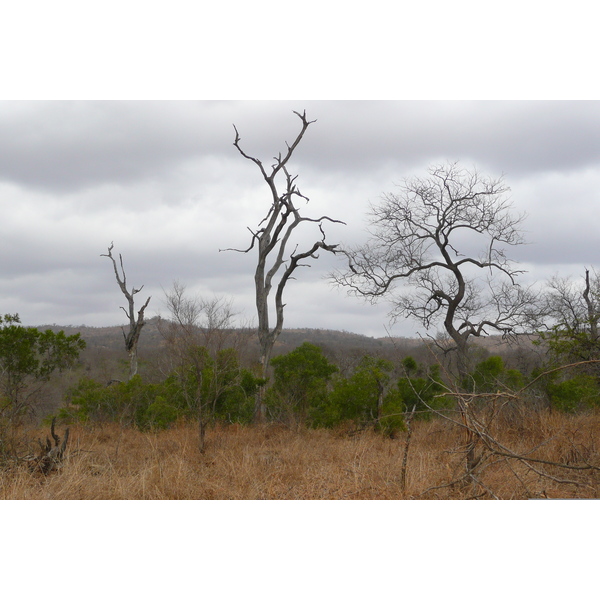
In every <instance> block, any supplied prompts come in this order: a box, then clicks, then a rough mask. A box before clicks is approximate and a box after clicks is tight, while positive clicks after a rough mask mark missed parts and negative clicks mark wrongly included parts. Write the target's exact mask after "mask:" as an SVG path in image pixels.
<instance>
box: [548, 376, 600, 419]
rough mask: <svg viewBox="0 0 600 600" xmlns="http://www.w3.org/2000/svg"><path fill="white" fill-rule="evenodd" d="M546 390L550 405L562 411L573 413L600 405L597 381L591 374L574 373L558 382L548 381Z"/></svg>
mask: <svg viewBox="0 0 600 600" xmlns="http://www.w3.org/2000/svg"><path fill="white" fill-rule="evenodd" d="M547 392H548V396H549V397H550V403H551V405H552V407H553V408H556V409H557V410H560V411H562V412H569V413H573V412H576V411H577V410H579V409H581V408H586V407H594V406H599V405H600V389H599V387H598V381H597V379H596V377H593V376H592V375H576V376H575V377H572V378H571V379H567V380H565V381H561V382H559V383H548V385H547Z"/></svg>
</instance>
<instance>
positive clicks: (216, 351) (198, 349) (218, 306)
mask: <svg viewBox="0 0 600 600" xmlns="http://www.w3.org/2000/svg"><path fill="white" fill-rule="evenodd" d="M165 296H166V306H167V310H168V311H169V318H168V319H163V318H160V319H159V324H158V328H159V331H160V333H161V335H162V336H163V338H164V340H165V342H166V345H167V348H168V350H169V352H168V355H167V357H168V359H169V363H170V364H169V365H168V366H167V371H168V372H172V371H173V370H174V371H175V372H176V373H179V375H180V376H181V377H182V378H185V374H186V372H187V371H188V370H189V369H191V370H192V372H193V375H194V381H195V389H194V390H193V391H192V392H191V393H190V394H189V397H188V398H187V404H188V406H189V408H190V409H192V410H194V411H195V412H196V415H197V417H198V449H199V450H200V452H203V451H204V439H205V434H206V429H207V426H208V424H209V421H210V419H211V416H212V414H213V413H214V409H215V402H216V398H217V397H218V395H219V394H220V393H221V392H222V391H223V389H222V388H221V387H219V386H220V385H222V382H221V379H222V378H221V373H220V372H219V367H222V366H223V365H222V364H221V362H222V361H220V360H219V356H220V355H221V356H222V351H223V350H224V349H225V348H226V347H232V348H234V347H236V346H237V345H239V344H240V343H242V341H243V338H244V333H245V332H244V331H243V330H239V331H237V330H234V329H233V328H232V322H233V318H234V312H233V308H232V303H231V301H229V300H225V299H223V298H219V297H215V298H212V299H204V298H201V297H198V296H195V297H193V296H189V295H188V294H187V293H186V288H185V285H183V284H182V283H180V282H178V281H175V282H174V283H173V287H172V288H171V289H170V290H167V291H165ZM209 362H212V365H213V366H212V368H211V369H208V370H207V369H206V367H207V364H208V363H209ZM226 367H227V365H225V368H226ZM206 377H210V378H211V381H210V383H211V389H212V390H213V392H214V394H213V396H212V397H205V395H204V394H203V384H204V383H205V381H204V380H205V378H206Z"/></svg>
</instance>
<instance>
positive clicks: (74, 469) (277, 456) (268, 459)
mask: <svg viewBox="0 0 600 600" xmlns="http://www.w3.org/2000/svg"><path fill="white" fill-rule="evenodd" d="M490 431H491V430H490ZM22 434H23V435H25V434H26V435H27V437H28V438H29V439H34V438H35V437H37V438H40V439H43V438H44V437H45V436H46V435H47V428H46V429H39V430H29V431H28V432H22ZM493 435H494V439H495V440H496V441H497V442H498V443H499V444H500V446H498V447H497V448H500V450H496V451H494V452H490V451H489V450H485V449H484V448H483V447H481V448H479V449H478V450H477V449H476V451H477V452H478V453H479V455H478V457H479V465H478V466H477V468H476V469H475V470H474V471H473V472H475V473H476V482H475V481H474V480H471V479H469V480H465V479H464V478H461V474H462V473H463V472H464V462H465V437H464V431H462V430H461V428H460V427H457V426H456V425H455V424H453V423H450V422H448V421H444V420H440V419H435V420H432V421H415V422H414V423H413V426H412V434H411V436H410V440H409V445H408V452H407V439H408V432H407V431H404V432H400V433H398V434H397V435H396V437H395V439H390V438H389V437H385V436H383V435H381V434H379V433H376V432H373V431H371V430H365V431H361V432H356V431H351V430H349V429H344V428H337V429H335V430H326V429H305V428H300V429H298V428H289V427H284V426H282V425H274V424H272V425H264V426H257V425H249V426H242V425H229V426H217V427H215V428H211V429H209V431H208V432H207V434H206V440H205V447H204V451H203V452H202V453H200V452H199V451H198V447H197V439H198V436H197V430H196V428H195V427H194V426H192V425H187V424H177V425H175V426H173V427H171V428H169V429H166V430H162V431H158V432H142V431H139V430H137V429H134V428H121V427H119V425H117V424H102V425H100V424H97V425H94V426H89V425H87V426H85V425H82V424H75V425H72V426H71V428H70V437H69V444H68V449H67V452H66V455H65V460H64V462H63V464H62V466H61V468H60V469H58V470H57V471H53V472H50V473H49V474H47V475H44V474H42V473H40V472H36V471H35V470H32V469H31V468H28V467H27V466H26V465H25V464H23V463H22V462H15V463H14V464H12V465H11V464H5V465H4V468H3V469H1V470H0V498H2V499H12V500H16V499H19V500H29V499H32V500H33V499H37V500H49V499H60V500H68V499H82V500H97V499H132V500H167V499H198V500H200V499H215V500H225V499H232V500H245V499H272V500H284V499H295V500H299V499H303V500H313V499H331V500H352V499H363V500H365V499H379V500H393V499H396V500H397V499H469V498H499V499H526V498H597V497H598V493H599V491H600V472H599V469H598V465H599V464H600V448H599V447H598V439H600V415H598V414H585V415H584V414H580V415H565V414H560V413H538V414H530V415H526V414H519V415H516V416H515V415H512V416H511V417H510V418H506V419H503V420H499V421H498V422H497V424H496V425H495V427H494V428H493ZM502 448H504V449H508V448H510V450H509V451H507V452H506V453H504V454H510V453H511V452H512V453H514V454H519V455H520V456H521V458H520V459H518V460H517V459H515V458H511V457H510V456H503V455H502V454H503V450H502ZM523 457H524V458H523ZM536 461H537V462H536ZM554 463H560V464H561V465H562V466H561V467H558V466H556V465H555V464H554ZM403 480H404V485H403Z"/></svg>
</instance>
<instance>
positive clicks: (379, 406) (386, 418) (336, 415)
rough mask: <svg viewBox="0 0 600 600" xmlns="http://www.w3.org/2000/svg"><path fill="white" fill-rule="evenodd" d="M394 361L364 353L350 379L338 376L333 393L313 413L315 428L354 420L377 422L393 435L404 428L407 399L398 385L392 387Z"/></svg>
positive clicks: (355, 421)
mask: <svg viewBox="0 0 600 600" xmlns="http://www.w3.org/2000/svg"><path fill="white" fill-rule="evenodd" d="M392 369H393V365H392V363H391V362H390V361H387V360H383V359H378V358H374V357H372V356H368V355H367V356H364V357H363V358H362V360H361V362H360V363H359V365H358V367H357V368H356V369H355V371H354V373H353V374H352V375H351V376H350V377H348V378H342V377H338V378H337V379H335V380H334V382H333V389H332V390H331V392H330V393H329V394H327V395H325V396H324V397H323V400H322V402H321V403H319V404H318V405H316V406H315V407H314V408H313V410H312V411H311V413H310V424H311V425H312V426H313V427H335V426H336V425H339V424H340V423H343V422H346V421H351V422H353V423H354V424H355V425H356V426H359V427H364V426H366V425H369V424H373V425H374V426H375V428H376V429H377V430H379V431H382V432H384V433H386V434H389V435H392V434H393V433H394V432H395V431H398V430H400V429H403V428H404V416H403V411H404V402H403V400H402V398H401V396H400V394H399V392H398V390H397V389H395V388H394V387H391V388H390V387H389V382H390V372H391V371H392Z"/></svg>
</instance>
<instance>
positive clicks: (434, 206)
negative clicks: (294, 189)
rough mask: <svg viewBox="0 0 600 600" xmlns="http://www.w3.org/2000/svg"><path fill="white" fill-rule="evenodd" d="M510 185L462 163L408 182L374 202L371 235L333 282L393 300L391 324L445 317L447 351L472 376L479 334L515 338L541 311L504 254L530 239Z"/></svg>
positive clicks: (431, 321) (427, 325)
mask: <svg viewBox="0 0 600 600" xmlns="http://www.w3.org/2000/svg"><path fill="white" fill-rule="evenodd" d="M508 191H509V188H508V187H507V186H506V185H505V184H504V182H503V180H502V178H500V179H491V178H488V177H484V176H482V175H480V174H479V173H478V172H477V171H476V170H471V171H469V170H466V169H463V168H461V167H460V166H459V165H458V163H449V164H445V165H440V166H434V167H431V168H430V169H429V177H427V178H425V179H421V178H413V179H407V180H404V182H403V184H401V185H400V192H399V193H397V194H385V195H384V196H383V200H382V202H381V203H380V204H378V205H372V206H371V212H370V217H371V221H370V224H371V228H370V233H371V239H370V240H369V241H368V242H367V243H366V244H365V245H363V246H361V247H356V248H347V249H345V254H346V255H347V257H348V261H349V264H348V269H347V270H345V271H341V270H339V271H337V272H335V273H334V274H333V279H334V280H335V281H336V282H337V283H338V284H339V285H342V286H346V287H347V288H348V289H349V291H350V293H354V294H356V295H358V296H361V297H365V298H367V299H369V300H370V301H372V302H376V301H377V300H378V299H380V298H381V297H387V298H390V299H391V300H392V303H393V310H392V311H391V313H390V314H391V317H392V319H393V320H396V319H398V318H400V317H412V318H414V319H416V320H418V321H420V322H421V323H422V324H423V326H424V327H425V328H426V329H430V328H431V327H432V326H434V325H435V324H436V323H438V322H440V321H441V322H442V323H443V327H444V330H445V333H446V334H447V335H448V336H449V338H450V340H451V345H450V347H449V348H445V350H446V351H447V350H456V352H457V357H458V372H459V375H460V376H461V377H462V376H464V375H465V374H466V373H468V371H469V360H468V340H469V338H470V337H471V336H474V337H479V336H482V335H486V334H488V331H492V330H493V331H496V332H499V333H501V334H503V335H505V336H506V335H511V334H514V333H516V332H518V330H519V328H520V327H526V326H527V325H529V324H530V322H531V318H532V315H533V311H532V310H531V307H532V302H533V301H534V300H535V294H534V293H533V292H532V291H531V289H524V288H522V287H520V286H519V285H517V283H516V281H515V278H516V277H517V275H518V274H519V273H522V271H519V270H517V269H516V268H515V267H514V265H513V263H512V262H511V261H510V260H509V259H508V258H507V257H506V255H505V250H504V249H505V247H506V246H515V245H518V244H522V243H524V241H523V237H522V234H521V231H520V229H519V226H520V224H521V222H522V220H523V218H524V216H523V215H514V214H512V213H511V208H512V205H511V203H510V202H509V201H508V200H507V199H506V198H505V194H506V193H507V192H508ZM459 248H462V249H463V250H462V251H463V252H467V253H468V254H463V253H461V252H460V251H459ZM483 274H485V275H486V276H485V277H483V276H482V275H483ZM408 286H411V287H408Z"/></svg>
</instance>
